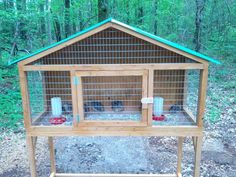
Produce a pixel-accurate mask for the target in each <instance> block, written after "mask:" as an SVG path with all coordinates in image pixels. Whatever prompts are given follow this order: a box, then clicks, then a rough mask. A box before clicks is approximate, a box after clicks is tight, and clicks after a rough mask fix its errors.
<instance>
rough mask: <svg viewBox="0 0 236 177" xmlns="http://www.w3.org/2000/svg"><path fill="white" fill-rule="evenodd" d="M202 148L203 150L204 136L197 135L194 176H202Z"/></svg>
mask: <svg viewBox="0 0 236 177" xmlns="http://www.w3.org/2000/svg"><path fill="white" fill-rule="evenodd" d="M201 150H202V136H199V137H196V150H195V162H194V163H195V164H194V175H193V177H199V176H200V162H201Z"/></svg>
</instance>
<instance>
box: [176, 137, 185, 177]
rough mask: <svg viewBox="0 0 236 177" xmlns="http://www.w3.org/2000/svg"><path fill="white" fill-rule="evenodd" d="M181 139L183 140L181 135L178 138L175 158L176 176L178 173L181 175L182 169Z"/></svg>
mask: <svg viewBox="0 0 236 177" xmlns="http://www.w3.org/2000/svg"><path fill="white" fill-rule="evenodd" d="M183 140H184V138H183V137H179V138H178V159H177V176H178V177H179V175H181V171H182V156H183ZM181 176H182V175H181Z"/></svg>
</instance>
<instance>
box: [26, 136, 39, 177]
mask: <svg viewBox="0 0 236 177" xmlns="http://www.w3.org/2000/svg"><path fill="white" fill-rule="evenodd" d="M26 143H27V148H28V156H29V163H30V173H31V177H37V172H36V162H35V147H34V137H32V136H27V137H26Z"/></svg>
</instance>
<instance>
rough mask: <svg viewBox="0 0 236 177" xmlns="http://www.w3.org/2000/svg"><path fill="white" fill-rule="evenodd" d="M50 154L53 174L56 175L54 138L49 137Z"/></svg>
mask: <svg viewBox="0 0 236 177" xmlns="http://www.w3.org/2000/svg"><path fill="white" fill-rule="evenodd" d="M48 145H49V153H50V163H51V173H54V174H55V173H56V164H55V152H54V144H53V137H48Z"/></svg>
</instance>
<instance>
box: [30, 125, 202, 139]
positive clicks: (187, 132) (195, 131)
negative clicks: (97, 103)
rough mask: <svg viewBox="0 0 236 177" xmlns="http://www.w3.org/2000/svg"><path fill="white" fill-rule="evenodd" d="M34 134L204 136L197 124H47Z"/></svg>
mask: <svg viewBox="0 0 236 177" xmlns="http://www.w3.org/2000/svg"><path fill="white" fill-rule="evenodd" d="M27 133H29V134H30V135H32V136H76V135H77V136H79V135H81V136H82V135H83V136H177V137H178V136H202V129H201V128H198V127H197V126H169V127H168V126H155V127H92V126H91V127H79V128H78V129H74V128H73V127H66V126H63V127H62V126H61V127H60V126H59V127H57V126H53V127H51V126H45V127H41V126H38V127H35V126H34V127H31V128H30V131H28V132H27Z"/></svg>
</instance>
